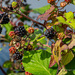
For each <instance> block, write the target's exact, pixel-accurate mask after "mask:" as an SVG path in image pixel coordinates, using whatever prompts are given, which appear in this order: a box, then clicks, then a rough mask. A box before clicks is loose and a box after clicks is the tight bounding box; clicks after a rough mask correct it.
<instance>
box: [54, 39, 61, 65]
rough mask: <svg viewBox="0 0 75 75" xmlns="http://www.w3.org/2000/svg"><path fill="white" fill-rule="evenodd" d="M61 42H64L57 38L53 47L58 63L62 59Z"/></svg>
mask: <svg viewBox="0 0 75 75" xmlns="http://www.w3.org/2000/svg"><path fill="white" fill-rule="evenodd" d="M61 43H62V41H61V40H57V41H56V43H55V46H54V48H53V56H54V59H55V61H56V62H57V63H58V65H59V61H60V59H61V47H60V45H61Z"/></svg>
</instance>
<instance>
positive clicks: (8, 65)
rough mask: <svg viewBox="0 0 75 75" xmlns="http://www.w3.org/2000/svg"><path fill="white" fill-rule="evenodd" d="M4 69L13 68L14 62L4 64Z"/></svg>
mask: <svg viewBox="0 0 75 75" xmlns="http://www.w3.org/2000/svg"><path fill="white" fill-rule="evenodd" d="M3 67H4V68H10V67H12V62H11V61H6V62H4V64H3Z"/></svg>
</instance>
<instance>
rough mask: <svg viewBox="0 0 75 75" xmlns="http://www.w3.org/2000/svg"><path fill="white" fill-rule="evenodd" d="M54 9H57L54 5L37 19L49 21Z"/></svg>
mask: <svg viewBox="0 0 75 75" xmlns="http://www.w3.org/2000/svg"><path fill="white" fill-rule="evenodd" d="M54 9H55V7H54V5H52V6H51V7H50V9H49V10H47V11H46V12H45V13H44V14H42V15H39V16H38V18H37V19H40V20H46V21H47V19H48V17H49V16H50V15H51V14H50V13H51V12H52V11H53V10H54Z"/></svg>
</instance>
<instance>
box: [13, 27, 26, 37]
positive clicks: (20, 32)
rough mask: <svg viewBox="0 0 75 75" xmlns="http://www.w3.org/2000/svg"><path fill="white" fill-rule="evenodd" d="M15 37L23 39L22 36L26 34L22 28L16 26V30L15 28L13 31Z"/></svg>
mask: <svg viewBox="0 0 75 75" xmlns="http://www.w3.org/2000/svg"><path fill="white" fill-rule="evenodd" d="M14 32H15V35H17V36H20V37H23V36H24V35H26V34H27V31H26V30H25V28H24V26H18V27H17V28H15V30H14Z"/></svg>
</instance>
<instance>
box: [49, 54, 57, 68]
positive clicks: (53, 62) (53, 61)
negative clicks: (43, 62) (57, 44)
mask: <svg viewBox="0 0 75 75" xmlns="http://www.w3.org/2000/svg"><path fill="white" fill-rule="evenodd" d="M55 63H56V61H55V59H54V56H53V55H51V60H50V64H49V68H50V67H52V66H53V65H54V64H55Z"/></svg>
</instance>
